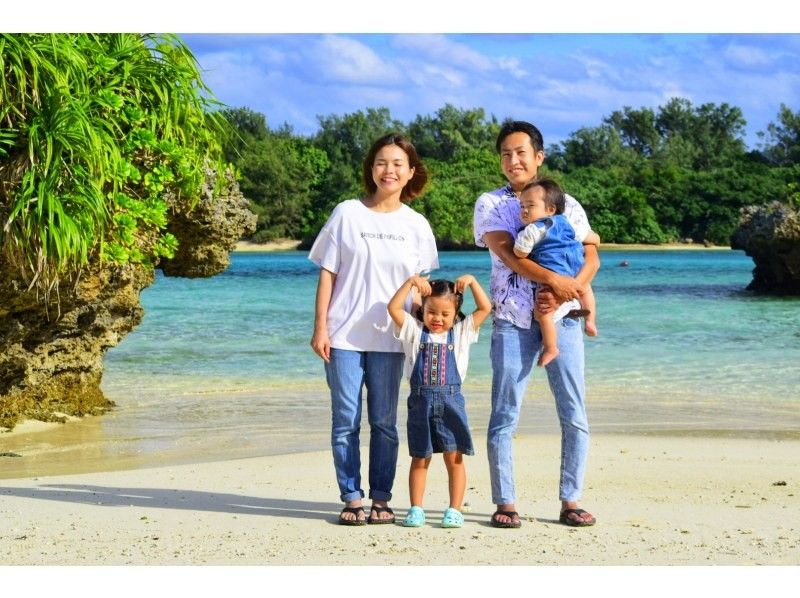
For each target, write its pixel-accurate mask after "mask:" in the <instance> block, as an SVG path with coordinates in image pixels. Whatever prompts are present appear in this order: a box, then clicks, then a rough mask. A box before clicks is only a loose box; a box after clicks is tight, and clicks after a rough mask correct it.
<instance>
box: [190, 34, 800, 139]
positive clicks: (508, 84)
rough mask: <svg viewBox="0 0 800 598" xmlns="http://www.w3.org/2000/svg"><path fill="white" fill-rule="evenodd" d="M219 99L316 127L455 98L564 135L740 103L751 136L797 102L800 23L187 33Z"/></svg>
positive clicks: (549, 135) (276, 120)
mask: <svg viewBox="0 0 800 598" xmlns="http://www.w3.org/2000/svg"><path fill="white" fill-rule="evenodd" d="M182 37H183V39H184V40H185V41H186V42H187V43H188V45H189V47H190V48H191V49H192V50H193V52H194V53H195V55H196V57H197V59H198V61H199V62H200V65H201V67H202V68H203V70H204V71H205V81H206V83H207V84H208V85H209V86H210V87H211V89H212V90H213V92H214V93H215V94H216V96H217V98H218V99H220V100H221V101H222V102H224V103H225V104H227V105H229V106H231V107H240V106H247V107H249V108H251V109H253V110H255V111H257V112H261V113H263V114H264V115H265V116H266V118H267V122H268V124H269V125H270V126H271V127H277V126H279V125H281V124H282V123H284V122H287V123H289V124H290V125H291V126H292V127H293V128H294V130H295V131H296V132H297V133H301V134H312V133H314V132H315V131H316V130H317V128H318V120H317V116H318V115H326V116H327V115H330V114H339V115H342V114H345V113H350V112H354V111H356V110H364V109H366V108H368V107H381V106H385V107H387V108H389V109H390V111H391V114H392V116H393V117H395V118H397V119H399V120H401V121H403V122H409V121H410V120H412V119H413V118H414V117H415V116H416V115H417V114H433V113H434V112H435V111H436V110H437V109H439V108H441V107H442V106H444V105H445V104H446V103H451V104H453V105H455V106H457V107H459V108H476V107H482V108H484V109H485V110H486V112H487V114H488V115H491V114H494V115H495V116H496V117H497V118H499V119H503V118H506V117H509V116H510V117H514V118H517V119H524V120H530V121H531V122H533V123H535V124H537V125H538V126H539V127H540V128H541V129H542V132H543V133H544V136H545V143H546V144H548V145H549V144H550V143H556V142H559V141H562V140H563V139H565V138H566V137H567V136H568V135H569V134H570V133H571V132H573V131H575V130H577V129H579V128H580V127H583V126H597V125H599V124H600V123H601V120H602V118H603V117H604V116H607V115H609V114H610V113H611V112H612V111H614V110H618V109H621V108H622V107H623V106H631V107H634V108H640V107H642V106H647V107H651V108H657V107H658V106H661V105H663V104H664V103H665V102H666V101H668V100H669V99H670V98H671V97H675V96H679V97H684V98H688V99H689V100H690V101H691V102H692V103H693V104H694V105H696V106H699V105H700V104H703V103H706V102H712V103H716V104H721V103H723V102H727V103H728V104H731V105H734V106H738V107H739V108H741V109H742V111H743V112H744V117H745V119H746V120H747V123H748V124H747V134H746V137H745V140H746V142H747V143H748V145H749V146H750V147H751V148H754V147H755V146H756V145H757V143H758V138H757V136H756V133H757V131H763V130H766V126H767V124H768V123H769V122H770V121H775V120H776V117H777V114H778V110H779V107H780V104H781V103H782V102H783V103H785V104H787V105H788V106H790V107H791V108H792V110H794V111H798V110H800V69H798V68H797V65H798V64H800V35H797V34H788V35H787V34H775V33H768V34H723V33H718V34H698V33H684V34H659V33H655V34H645V35H641V34H633V33H626V34H611V33H606V34H591V33H583V34H566V33H561V34H543V33H540V34H491V33H482V34H459V33H449V34H436V33H427V34H413V33H404V34H380V35H379V34H363V33H356V34H341V33H325V34H274V35H260V34H184V35H182Z"/></svg>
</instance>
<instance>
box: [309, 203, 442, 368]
mask: <svg viewBox="0 0 800 598" xmlns="http://www.w3.org/2000/svg"><path fill="white" fill-rule="evenodd" d="M308 259H310V260H311V261H312V262H314V263H315V264H317V265H318V266H319V267H320V268H325V269H326V270H328V271H330V272H333V273H334V274H336V280H335V281H334V285H333V294H332V296H331V302H330V306H329V308H328V335H329V336H330V339H331V346H333V347H334V348H336V349H348V350H351V351H388V352H394V353H400V352H402V350H403V349H402V347H401V345H400V342H399V341H398V340H397V339H396V338H395V337H394V335H393V334H392V331H391V329H390V326H391V325H392V320H391V318H390V317H389V312H388V311H387V310H386V305H387V303H389V299H391V298H392V296H393V295H394V294H395V292H396V291H397V289H399V288H400V286H401V285H402V284H403V283H404V282H405V281H406V280H408V278H409V276H411V275H412V274H419V273H421V272H427V271H429V270H435V269H436V268H438V267H439V257H438V254H437V252H436V240H435V239H434V237H433V232H432V231H431V227H430V224H428V221H427V220H426V219H425V217H424V216H423V215H422V214H420V213H418V212H415V211H414V210H412V209H411V208H409V207H408V206H407V205H405V204H403V205H401V206H400V208H399V209H397V210H395V211H394V212H375V211H373V210H370V209H369V208H368V207H366V206H365V205H364V204H363V203H362V202H361V200H359V199H349V200H347V201H343V202H342V203H340V204H339V205H337V206H336V207H335V208H334V210H333V213H332V214H331V216H330V218H328V221H327V222H326V223H325V226H323V227H322V230H321V231H320V233H319V235H318V236H317V239H316V241H314V245H313V246H312V247H311V251H310V253H309V254H308ZM407 307H410V300H409V306H407Z"/></svg>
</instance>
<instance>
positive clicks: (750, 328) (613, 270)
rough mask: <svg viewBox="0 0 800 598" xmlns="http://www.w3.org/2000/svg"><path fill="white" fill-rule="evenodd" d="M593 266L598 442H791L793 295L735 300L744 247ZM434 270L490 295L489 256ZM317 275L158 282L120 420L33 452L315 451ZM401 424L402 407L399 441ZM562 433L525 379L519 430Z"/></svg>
mask: <svg viewBox="0 0 800 598" xmlns="http://www.w3.org/2000/svg"><path fill="white" fill-rule="evenodd" d="M601 259H602V262H603V265H602V268H601V270H600V272H599V274H598V275H597V277H596V279H595V284H594V289H595V293H596V295H597V299H598V326H599V329H600V336H598V337H596V338H586V362H587V388H588V399H587V401H588V409H589V417H590V423H591V425H592V428H593V430H594V431H595V432H603V431H613V432H631V433H652V432H659V433H664V432H667V433H715V434H747V433H753V434H776V433H788V434H792V435H794V434H797V435H800V299H797V298H775V297H758V296H755V295H753V294H752V293H750V292H748V291H746V290H745V287H746V286H747V284H748V282H749V281H750V273H751V271H752V268H753V264H752V261H751V260H750V258H748V257H747V256H745V255H744V253H743V252H740V251H729V250H652V251H620V250H605V251H602V252H601ZM623 261H625V262H627V263H628V264H629V265H628V266H627V267H622V266H620V263H621V262H623ZM440 262H441V265H442V266H441V268H440V270H438V271H436V272H434V273H433V275H434V276H435V277H444V278H455V277H456V276H458V275H459V274H462V273H465V272H469V273H472V274H474V275H475V276H476V277H477V278H478V280H479V281H480V282H481V284H482V285H484V288H488V280H489V268H490V264H489V256H488V254H487V253H486V252H483V251H475V252H443V253H441V254H440ZM317 273H318V270H317V268H316V266H314V264H312V263H311V262H309V261H308V259H307V256H306V253H305V252H288V253H252V254H251V253H238V254H234V255H233V256H232V263H231V266H230V268H228V270H226V271H225V272H224V273H222V274H220V275H218V276H216V277H214V278H210V279H196V280H189V279H178V278H166V277H163V276H161V275H159V276H158V277H157V280H156V282H155V284H154V285H152V286H151V287H149V288H148V289H146V290H145V291H143V293H142V304H143V305H144V308H145V317H144V321H143V322H142V324H141V325H140V326H139V327H138V328H137V329H136V330H135V331H134V332H133V333H131V334H130V335H129V336H128V337H126V338H125V339H124V340H123V342H122V343H121V344H120V345H119V346H118V347H116V348H114V349H112V350H111V351H109V352H108V354H107V357H106V372H105V375H104V380H103V389H104V391H105V392H106V394H107V395H108V396H109V397H110V398H111V399H112V400H114V401H115V402H116V403H117V406H118V407H117V409H116V410H115V411H113V412H112V413H110V414H108V415H106V416H103V417H99V418H88V419H87V420H86V421H84V422H78V423H76V424H70V426H65V427H64V428H65V430H63V431H61V432H59V433H55V434H53V433H48V438H49V439H50V440H48V441H47V442H44V441H42V442H40V444H38V445H36V446H34V447H31V446H29V447H28V448H29V449H30V450H29V454H32V455H40V456H41V459H40V462H44V461H45V459H46V460H48V461H49V462H52V461H53V456H54V452H64V451H66V452H67V453H69V446H72V445H73V444H77V445H80V446H82V447H83V449H84V450H89V451H90V452H92V451H93V453H92V454H95V456H96V457H97V459H100V460H102V459H107V458H109V456H111V457H114V456H117V457H119V458H122V457H123V456H127V457H129V458H131V459H134V458H135V460H136V463H133V462H132V464H133V465H141V463H142V462H144V463H149V462H160V461H171V462H179V461H181V460H184V461H188V460H195V461H201V460H211V459H218V458H228V457H236V456H242V457H246V456H254V455H261V454H269V453H281V452H292V451H298V450H305V449H324V448H326V447H327V446H328V437H329V429H328V426H329V423H328V422H329V417H330V414H329V403H328V398H327V389H326V387H325V382H324V374H323V369H322V362H321V361H320V360H319V358H317V357H316V355H314V353H313V352H312V351H311V349H310V347H309V345H308V342H309V339H310V335H311V329H312V321H313V308H314V294H315V288H316V279H317ZM467 307H469V305H468V306H467ZM490 336H491V323H490V322H489V321H487V323H486V324H484V326H483V329H482V330H481V339H480V341H479V342H478V343H477V345H475V346H474V347H473V349H472V353H471V359H470V371H469V378H468V380H467V382H466V384H465V395H466V397H467V401H468V409H469V414H470V419H471V424H472V426H473V428H474V430H475V433H476V434H477V435H482V434H483V433H484V430H485V425H486V421H487V419H488V407H489V387H490V383H491V369H490V366H489V357H488V355H489V339H490ZM402 392H403V391H401V393H402ZM404 418H405V408H404V401H403V400H402V399H401V408H400V412H399V419H400V424H401V425H400V426H399V427H400V430H401V438H402V437H403V436H404V434H403V430H404V425H403V422H404ZM557 430H558V428H557V423H556V418H555V411H554V408H553V406H552V398H551V395H550V393H549V390H548V388H547V385H546V383H545V381H544V376H543V373H542V371H541V370H539V371H535V372H534V376H533V377H532V381H531V384H530V386H529V391H528V395H527V396H526V404H525V405H524V406H523V416H522V420H521V422H520V431H521V432H523V433H537V432H543V433H551V432H552V433H555V432H557ZM58 434H62V435H63V436H64V439H63V441H59V440H58ZM76 434H77V439H74V438H73V437H75V435H76ZM69 439H73V440H69ZM65 446H66V448H65ZM0 475H1V474H0Z"/></svg>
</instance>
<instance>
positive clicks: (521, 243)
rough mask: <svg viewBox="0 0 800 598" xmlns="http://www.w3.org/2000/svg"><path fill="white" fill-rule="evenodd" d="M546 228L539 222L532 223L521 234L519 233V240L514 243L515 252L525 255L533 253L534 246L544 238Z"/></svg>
mask: <svg viewBox="0 0 800 598" xmlns="http://www.w3.org/2000/svg"><path fill="white" fill-rule="evenodd" d="M544 233H545V229H544V226H543V225H541V224H539V223H538V222H532V223H530V224H529V225H528V226H526V227H525V228H523V229H522V230H521V231H519V233H517V240H516V241H515V243H514V250H515V251H519V252H524V253H530V252H531V251H533V246H534V245H536V244H537V243H538V242H539V241H541V240H542V238H544Z"/></svg>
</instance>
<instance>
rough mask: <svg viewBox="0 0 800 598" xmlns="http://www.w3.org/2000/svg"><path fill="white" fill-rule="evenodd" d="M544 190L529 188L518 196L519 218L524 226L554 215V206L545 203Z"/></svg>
mask: <svg viewBox="0 0 800 598" xmlns="http://www.w3.org/2000/svg"><path fill="white" fill-rule="evenodd" d="M545 193H546V192H545V190H544V188H542V187H531V188H530V189H528V190H527V191H525V192H523V193H522V195H520V196H519V203H520V209H519V217H520V219H521V220H522V223H523V224H524V225H526V226H527V225H528V224H530V223H531V222H535V221H536V220H540V219H542V218H547V217H548V216H552V215H553V214H555V213H556V208H555V207H554V206H548V205H547V203H545V200H544V197H545Z"/></svg>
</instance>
